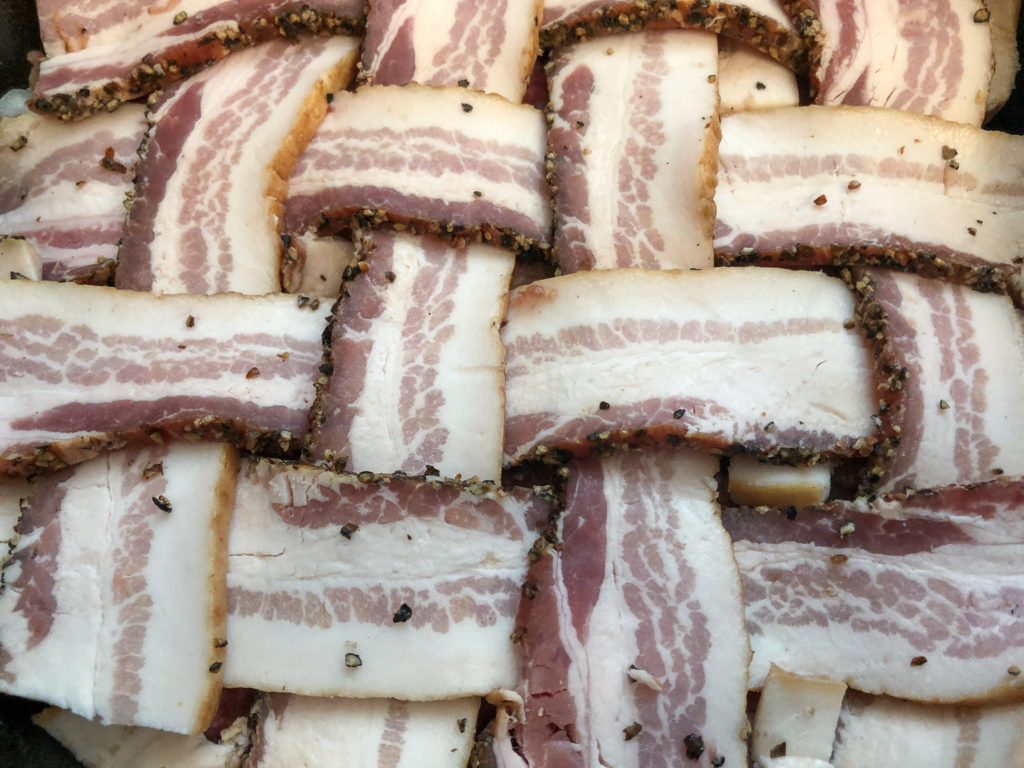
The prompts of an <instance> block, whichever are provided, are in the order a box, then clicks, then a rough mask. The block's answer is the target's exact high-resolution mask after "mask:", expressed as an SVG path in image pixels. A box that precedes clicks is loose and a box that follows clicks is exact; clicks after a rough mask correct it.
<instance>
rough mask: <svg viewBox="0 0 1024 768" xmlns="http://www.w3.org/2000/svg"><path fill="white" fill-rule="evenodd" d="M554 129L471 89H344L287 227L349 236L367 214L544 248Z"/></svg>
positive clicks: (289, 209)
mask: <svg viewBox="0 0 1024 768" xmlns="http://www.w3.org/2000/svg"><path fill="white" fill-rule="evenodd" d="M546 133H547V130H546V126H545V123H544V117H543V115H542V114H541V113H540V112H538V111H537V110H536V109H533V108H532V107H528V106H524V105H518V104H510V103H509V102H507V101H506V100H505V99H503V98H501V97H499V96H493V95H486V94H481V93H476V92H473V91H469V90H467V89H465V88H428V87H425V86H419V85H406V86H401V87H398V86H386V87H384V86H381V87H365V88H360V89H359V90H358V91H356V92H355V93H339V94H337V96H336V97H335V99H334V103H333V104H332V106H331V108H330V110H329V111H328V113H327V117H326V118H325V119H324V122H323V123H322V124H321V125H320V129H319V130H318V131H317V134H316V136H314V137H313V140H312V141H311V142H310V143H309V146H308V147H307V148H306V151H305V153H304V154H303V155H302V157H301V158H300V160H299V163H298V165H297V166H296V168H295V172H294V173H293V174H292V177H291V180H290V181H289V190H288V200H287V203H286V205H285V231H287V232H290V233H301V232H303V231H305V230H307V229H309V228H311V227H313V226H317V225H318V224H319V225H321V227H320V228H321V230H323V229H324V228H325V227H324V226H323V224H324V223H326V224H327V227H326V228H328V229H329V228H331V227H333V228H335V229H342V228H344V227H346V226H348V224H349V220H350V218H351V217H352V216H354V215H356V214H359V216H360V217H361V219H367V218H369V219H370V220H372V221H379V220H380V219H392V220H395V221H403V222H404V221H409V222H412V223H413V224H415V225H416V226H418V227H425V228H426V229H428V230H432V231H436V232H443V233H444V234H447V235H449V236H455V237H459V236H466V237H469V236H473V235H476V234H478V233H480V232H481V231H482V232H483V234H484V236H485V237H486V238H487V239H492V238H493V239H494V240H495V242H496V243H499V242H500V243H501V244H502V245H504V246H505V247H521V248H529V247H530V246H531V245H533V246H536V245H546V244H548V243H549V241H550V230H551V207H550V204H549V200H548V197H549V192H548V186H547V182H546V180H545V178H544V153H545V149H544V147H545V143H544V142H545V136H546ZM322 219H324V220H326V222H324V221H322Z"/></svg>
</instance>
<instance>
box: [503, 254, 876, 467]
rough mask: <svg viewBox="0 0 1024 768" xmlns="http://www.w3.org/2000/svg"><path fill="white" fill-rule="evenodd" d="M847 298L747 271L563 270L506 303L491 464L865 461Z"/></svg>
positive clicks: (863, 359)
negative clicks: (577, 456)
mask: <svg viewBox="0 0 1024 768" xmlns="http://www.w3.org/2000/svg"><path fill="white" fill-rule="evenodd" d="M853 318H854V304H853V296H852V294H851V293H850V291H848V290H847V289H846V287H845V286H844V285H843V284H842V283H841V282H840V281H839V280H837V279H834V278H830V277H826V276H824V275H821V274H818V273H811V272H794V271H789V270H778V269H772V270H768V269H764V268H758V267H750V268H734V269H712V270H702V271H691V272H676V271H648V270H626V269H623V270H609V271H603V272H577V273H576V274H573V275H566V276H563V277H555V278H551V279H548V280H542V281H540V282H536V283H532V284H530V285H526V286H523V287H521V288H518V289H516V290H515V291H514V292H513V293H512V296H511V299H510V301H509V313H508V321H507V324H506V325H505V327H504V328H503V329H502V338H503V340H504V343H505V362H506V380H505V400H506V419H505V456H506V460H507V461H516V460H519V459H521V458H522V457H524V456H527V455H529V454H531V453H534V452H536V451H537V449H538V448H540V449H541V450H545V449H547V448H551V447H558V448H566V449H569V450H572V451H574V452H577V453H586V451H587V450H589V448H590V447H591V446H592V445H594V444H595V442H596V443H601V442H612V443H615V442H623V441H633V440H639V439H641V438H643V437H646V438H648V439H658V438H664V437H666V436H667V437H668V438H669V439H670V440H672V441H678V439H679V438H680V437H682V438H684V439H686V440H688V441H689V442H692V443H694V444H696V445H701V446H704V447H709V448H713V449H716V450H725V451H733V450H737V449H742V450H746V451H749V452H754V453H758V454H762V455H788V456H790V457H793V458H796V457H800V456H803V457H808V456H809V455H812V454H819V453H840V454H853V453H858V452H862V451H866V450H870V445H871V443H872V441H873V440H874V435H875V433H876V427H875V426H874V422H873V419H872V417H873V415H874V414H873V411H874V409H875V407H876V403H875V401H874V397H873V389H874V387H873V376H874V373H873V370H872V369H873V364H872V361H871V354H870V352H869V351H868V349H867V347H865V343H864V341H863V340H862V339H861V337H860V335H859V334H858V332H857V331H856V330H855V327H854V324H853Z"/></svg>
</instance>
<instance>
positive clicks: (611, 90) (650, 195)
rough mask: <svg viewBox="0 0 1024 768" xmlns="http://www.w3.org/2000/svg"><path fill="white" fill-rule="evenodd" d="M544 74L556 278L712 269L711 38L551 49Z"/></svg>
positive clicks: (624, 39) (642, 39) (627, 38)
mask: <svg viewBox="0 0 1024 768" xmlns="http://www.w3.org/2000/svg"><path fill="white" fill-rule="evenodd" d="M547 73H548V88H549V90H550V93H551V100H550V113H551V127H550V130H549V131H548V153H549V156H550V157H551V158H552V162H553V163H554V166H553V168H552V169H551V171H550V175H551V183H552V187H553V188H554V190H555V258H556V259H557V261H558V264H559V266H560V267H561V269H562V271H563V272H564V273H571V272H578V271H581V270H588V269H612V268H615V267H642V268H645V269H672V268H678V269H700V268H703V267H710V266H712V264H713V262H714V254H713V252H712V248H711V244H712V235H713V229H714V202H713V200H712V198H713V196H714V184H715V176H714V169H715V157H716V151H717V145H718V117H717V115H718V112H717V104H718V90H717V86H716V85H715V81H716V77H717V73H718V43H717V38H716V37H715V36H714V35H712V34H709V33H705V32H692V31H687V30H665V31H652V32H640V33H637V34H632V35H623V36H621V37H616V38H614V39H612V40H606V39H603V38H598V39H594V40H590V41H587V42H584V43H578V44H576V45H571V46H567V47H565V48H561V49H559V50H558V52H557V53H556V54H555V55H554V57H553V59H552V60H551V62H550V63H549V64H548V68H547Z"/></svg>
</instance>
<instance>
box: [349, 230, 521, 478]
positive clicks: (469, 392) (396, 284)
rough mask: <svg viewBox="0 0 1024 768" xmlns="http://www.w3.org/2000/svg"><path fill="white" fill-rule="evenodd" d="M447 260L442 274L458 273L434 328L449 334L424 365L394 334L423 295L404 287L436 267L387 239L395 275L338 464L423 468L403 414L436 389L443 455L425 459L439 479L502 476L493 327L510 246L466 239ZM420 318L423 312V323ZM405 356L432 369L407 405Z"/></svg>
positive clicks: (404, 239)
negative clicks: (448, 311)
mask: <svg viewBox="0 0 1024 768" xmlns="http://www.w3.org/2000/svg"><path fill="white" fill-rule="evenodd" d="M450 258H451V260H452V261H451V263H450V264H449V265H446V266H445V267H443V268H442V272H444V271H447V270H448V269H452V270H456V271H457V272H459V275H458V281H457V284H456V287H455V290H454V292H453V294H452V295H451V298H452V300H453V301H454V304H455V308H454V310H453V312H452V315H451V317H450V318H449V319H448V320H447V321H446V322H445V324H444V326H443V327H442V330H443V331H448V330H450V331H451V336H450V338H448V339H447V340H446V341H445V342H444V343H443V344H441V346H440V350H439V354H438V360H437V362H436V363H431V362H428V361H426V360H424V359H423V358H422V357H420V351H419V350H417V349H412V348H408V342H407V340H406V339H405V338H403V336H404V332H405V330H406V328H405V325H406V323H407V318H408V316H409V314H410V310H413V309H416V308H418V307H419V306H420V304H421V303H422V301H423V298H422V296H420V295H416V294H414V292H413V289H414V287H415V285H416V283H417V281H419V282H420V283H422V275H423V272H424V270H433V269H435V268H436V265H433V264H429V263H428V262H427V260H426V258H425V253H424V251H423V250H422V248H420V247H419V245H418V242H417V238H416V237H415V236H409V235H407V236H400V237H398V238H397V239H396V240H395V248H394V264H393V267H392V271H393V272H394V274H395V280H394V281H393V282H392V283H391V284H390V285H389V287H388V289H387V292H386V301H387V303H386V307H385V310H384V313H383V315H382V316H381V317H380V318H379V319H378V320H377V321H375V323H374V325H373V328H372V331H371V334H372V337H371V338H372V343H373V348H372V351H371V352H370V354H369V355H368V357H367V360H366V383H365V386H364V388H363V390H362V392H361V393H360V395H359V397H358V399H357V400H356V403H355V408H356V410H357V412H358V413H357V415H356V416H355V418H354V419H353V421H352V426H351V428H350V430H349V435H348V439H349V445H350V448H351V456H350V457H349V463H348V464H347V465H346V467H347V468H348V469H349V470H351V471H354V472H362V471H370V472H391V471H394V470H396V469H403V470H405V471H408V472H411V473H420V472H422V471H423V469H424V462H422V461H420V462H418V463H417V462H416V461H415V460H416V459H417V457H418V456H421V455H422V445H421V443H420V442H419V440H420V439H421V438H422V435H420V436H415V437H414V438H413V439H411V440H410V439H409V436H408V435H406V434H404V427H405V423H404V419H403V418H402V414H403V413H409V412H412V413H414V414H416V413H418V412H419V411H420V410H421V409H426V408H430V407H431V406H430V405H429V404H428V403H427V402H426V401H425V398H426V397H427V396H428V395H429V394H430V393H431V392H432V391H436V390H440V391H441V392H442V393H443V395H444V404H443V405H442V406H441V407H440V408H439V409H438V410H437V412H436V413H435V414H434V415H435V416H436V417H437V418H438V420H439V422H440V424H441V425H442V426H443V427H444V428H446V429H447V433H448V434H447V438H446V440H445V443H444V448H443V454H442V457H441V458H440V460H438V461H431V462H430V463H431V464H432V465H433V466H434V467H435V468H436V469H437V470H438V472H439V473H440V475H442V476H444V477H455V476H456V475H462V477H464V478H470V477H478V478H480V479H483V480H496V479H498V478H499V477H500V476H501V453H502V451H501V449H502V434H503V428H504V411H503V405H504V365H503V363H504V348H503V347H502V345H501V339H500V337H499V334H498V326H499V324H500V323H501V320H502V317H503V315H504V308H505V303H506V302H505V296H506V295H507V292H508V285H509V280H510V278H511V275H512V267H513V265H514V263H515V257H514V256H513V255H512V253H511V252H510V251H505V250H502V249H498V248H493V247H490V246H485V245H471V246H469V247H467V248H466V249H465V251H463V252H458V251H454V250H453V251H452V252H451V254H450ZM438 279H439V280H440V279H442V278H441V275H438ZM446 298H447V297H446ZM429 321H430V312H429V311H428V312H427V313H426V316H425V317H424V322H425V323H426V322H429ZM415 330H416V331H419V330H421V329H415ZM428 333H429V334H430V336H431V337H436V334H435V333H433V332H431V331H428ZM407 360H408V361H409V362H411V363H412V364H413V365H419V366H422V365H431V367H433V368H434V369H435V371H436V374H437V378H436V380H435V382H434V384H433V385H432V386H431V387H430V388H429V389H426V390H423V389H420V390H418V391H417V392H415V393H414V396H415V397H416V398H417V407H414V408H409V404H408V403H406V402H404V401H405V399H406V398H408V397H409V393H408V392H403V379H404V378H405V377H407V376H408V375H409V373H410V372H409V370H408V364H407V362H406V361H407ZM400 405H401V408H400V407H399V406H400Z"/></svg>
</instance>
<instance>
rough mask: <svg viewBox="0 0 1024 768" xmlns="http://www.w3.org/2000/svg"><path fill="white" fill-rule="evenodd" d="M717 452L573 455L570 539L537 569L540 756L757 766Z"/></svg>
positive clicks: (534, 756)
mask: <svg viewBox="0 0 1024 768" xmlns="http://www.w3.org/2000/svg"><path fill="white" fill-rule="evenodd" d="M717 468H718V462H717V460H716V459H714V457H711V456H708V455H701V454H696V453H688V452H679V451H672V450H665V449H661V450H660V451H648V452H644V453H636V452H633V453H623V454H617V455H615V456H613V457H611V458H608V459H604V460H599V459H595V458H591V459H587V460H584V461H580V462H577V463H575V464H574V465H572V466H571V470H570V471H571V472H572V475H571V479H570V487H569V498H568V507H567V509H566V512H565V516H564V518H563V520H562V523H561V526H562V534H561V535H562V539H563V543H562V544H561V545H560V546H559V547H558V548H557V549H551V550H549V551H547V552H545V553H544V554H543V555H542V556H541V557H540V559H539V560H537V561H536V562H535V563H534V564H533V565H532V566H531V568H530V571H529V573H528V575H527V583H526V586H525V587H524V590H523V595H524V598H523V602H522V607H521V609H520V615H519V619H518V623H519V624H520V625H521V629H520V634H521V638H522V640H521V642H522V652H523V672H524V677H525V680H526V683H525V685H526V711H525V724H524V725H523V726H522V729H521V733H520V734H519V735H518V739H519V743H520V744H521V746H522V748H523V754H524V755H525V757H526V762H527V764H528V765H530V766H538V767H540V768H543V767H544V766H552V765H559V766H581V767H582V766H596V765H614V766H617V767H618V768H629V767H630V766H643V767H644V768H661V767H664V768H668V767H669V766H680V765H699V766H717V765H722V764H723V763H722V762H721V758H725V763H724V764H725V765H745V764H746V753H747V750H746V744H745V742H744V739H743V732H744V730H745V728H746V714H745V710H746V691H747V674H746V668H747V662H748V659H749V653H750V651H749V647H748V645H747V641H746V637H745V635H744V632H743V626H742V623H743V621H742V607H741V606H742V603H741V598H740V590H739V579H738V577H737V574H736V571H735V566H734V562H733V559H732V552H731V549H730V545H729V538H728V536H727V535H726V534H725V531H724V530H722V527H721V523H720V522H719V520H718V515H717V507H716V505H715V503H714V497H715V494H716V490H715V480H714V474H715V472H716V471H717Z"/></svg>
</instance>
